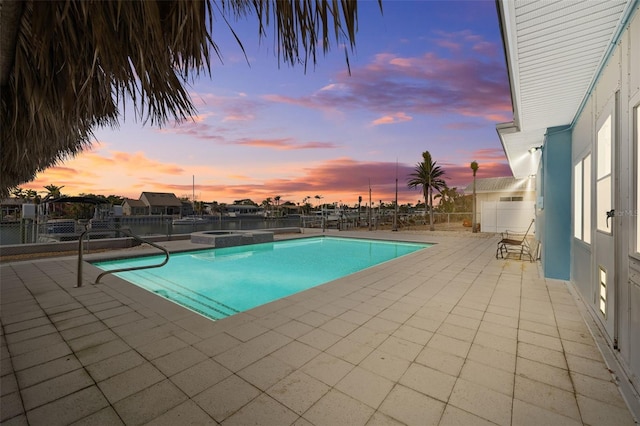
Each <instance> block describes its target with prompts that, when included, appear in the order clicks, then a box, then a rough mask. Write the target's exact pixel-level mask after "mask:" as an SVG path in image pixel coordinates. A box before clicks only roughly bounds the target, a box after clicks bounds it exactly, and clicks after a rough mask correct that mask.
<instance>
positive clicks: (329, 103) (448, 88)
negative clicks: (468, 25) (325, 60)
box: [264, 35, 512, 122]
mask: <svg viewBox="0 0 640 426" xmlns="http://www.w3.org/2000/svg"><path fill="white" fill-rule="evenodd" d="M461 37H462V36H461ZM463 38H465V41H466V42H467V43H474V44H475V43H478V40H476V37H475V36H473V35H466V36H464V37H463ZM483 43H484V42H483ZM351 71H352V75H353V76H354V77H357V78H351V77H349V76H347V75H346V74H344V73H343V74H339V75H337V76H336V77H335V80H336V83H333V84H332V85H330V86H326V87H324V88H323V89H324V90H320V91H317V92H315V93H314V94H312V95H309V96H302V97H291V96H284V95H267V96H265V97H264V99H266V100H268V101H271V102H282V103H288V104H291V105H297V106H302V107H306V108H315V109H325V110H341V109H345V110H347V109H353V108H361V109H368V110H372V111H374V112H377V113H381V114H383V115H384V116H387V115H391V114H393V113H395V112H396V111H404V112H405V113H407V114H410V115H412V116H416V115H419V114H426V115H433V114H459V115H462V116H467V117H478V118H482V119H484V120H487V121H490V122H499V121H508V120H510V119H512V108H511V99H510V96H509V85H508V79H507V72H506V69H505V66H504V64H503V63H502V62H501V61H497V60H490V59H488V58H487V57H482V58H480V59H478V58H476V57H473V56H465V57H460V58H457V57H454V58H445V57H441V56H438V55H437V54H436V53H433V52H428V53H425V54H423V55H421V56H413V57H402V56H398V55H394V54H390V53H383V54H378V55H376V56H375V57H374V59H373V61H371V62H370V63H369V64H368V65H366V66H365V67H363V68H358V69H353V68H352V70H351Z"/></svg>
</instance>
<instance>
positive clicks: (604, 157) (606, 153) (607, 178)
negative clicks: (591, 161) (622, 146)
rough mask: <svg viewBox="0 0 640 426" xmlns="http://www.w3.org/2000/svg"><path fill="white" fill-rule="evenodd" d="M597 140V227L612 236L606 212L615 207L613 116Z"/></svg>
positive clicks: (602, 126)
mask: <svg viewBox="0 0 640 426" xmlns="http://www.w3.org/2000/svg"><path fill="white" fill-rule="evenodd" d="M597 138H598V139H597V141H596V146H597V149H598V158H597V164H596V194H597V196H596V205H597V212H598V218H597V220H596V227H597V228H598V231H601V232H605V233H607V234H611V231H612V228H610V227H609V221H608V220H607V215H606V214H605V212H608V211H610V210H611V209H612V207H611V206H612V205H613V194H612V192H611V187H612V179H611V148H612V139H613V138H612V127H611V115H609V116H608V117H607V118H606V120H605V121H604V122H603V123H602V125H601V126H600V128H599V129H598V134H597Z"/></svg>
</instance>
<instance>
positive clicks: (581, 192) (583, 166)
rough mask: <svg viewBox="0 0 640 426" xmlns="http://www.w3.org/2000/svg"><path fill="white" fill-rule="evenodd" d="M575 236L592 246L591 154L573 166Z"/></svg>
mask: <svg viewBox="0 0 640 426" xmlns="http://www.w3.org/2000/svg"><path fill="white" fill-rule="evenodd" d="M573 213H574V214H573V217H574V223H573V236H574V237H575V238H577V239H579V240H582V241H584V242H585V243H587V244H591V154H588V155H587V156H586V157H584V158H583V159H582V160H581V161H578V163H576V164H575V165H574V166H573Z"/></svg>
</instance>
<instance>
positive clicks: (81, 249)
mask: <svg viewBox="0 0 640 426" xmlns="http://www.w3.org/2000/svg"><path fill="white" fill-rule="evenodd" d="M104 231H115V232H121V233H123V234H125V235H128V236H130V237H132V238H133V239H135V240H136V241H140V242H141V243H145V244H149V245H150V246H153V247H155V248H157V249H159V250H162V251H163V252H164V255H165V258H164V261H163V262H162V263H160V264H158V265H146V266H133V267H129V268H119V269H112V270H110V271H104V272H103V273H101V274H100V275H98V278H96V282H95V284H98V283H99V282H100V279H101V278H102V277H103V276H105V275H108V274H115V273H117V272H126V271H137V270H140V269H150V268H159V267H161V266H164V265H166V264H167V262H168V261H169V251H168V250H167V249H166V248H164V247H162V246H161V245H159V244H156V243H152V242H151V241H147V240H145V239H143V238H141V237H139V236H137V235H135V234H133V233H132V232H130V231H127V230H126V229H115V228H101V229H87V230H86V231H84V232H83V233H82V234H80V239H79V243H78V283H77V284H76V287H82V262H83V260H82V258H83V255H84V245H83V243H84V237H85V235H88V234H91V233H92V232H104Z"/></svg>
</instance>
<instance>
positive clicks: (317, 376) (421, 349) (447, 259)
mask: <svg viewBox="0 0 640 426" xmlns="http://www.w3.org/2000/svg"><path fill="white" fill-rule="evenodd" d="M305 232H306V234H305V235H309V234H310V233H311V232H307V231H305ZM327 233H328V234H339V235H340V236H346V235H353V236H359V237H365V238H386V239H402V240H410V241H427V242H435V243H438V244H437V245H435V246H434V247H431V248H429V249H427V250H423V251H421V252H418V253H413V254H411V255H408V256H405V257H403V258H401V259H398V260H395V261H392V262H387V263H384V264H382V265H378V266H376V267H373V268H370V269H367V270H365V271H361V272H359V273H356V274H353V275H351V276H348V277H346V278H342V279H340V280H337V281H334V282H331V283H328V284H325V285H322V286H319V287H316V288H314V289H310V290H307V291H305V292H302V293H298V294H296V295H293V296H291V297H288V298H285V299H281V300H279V301H276V302H273V303H270V304H267V305H264V306H261V307H258V308H256V309H253V310H251V311H248V312H245V313H242V314H238V315H235V316H232V317H229V318H226V319H224V320H220V321H215V322H214V321H210V320H208V319H206V318H204V317H202V316H200V315H198V314H195V313H193V312H191V311H189V310H187V309H184V308H182V307H180V306H177V305H174V304H173V303H171V302H169V301H166V300H165V299H162V298H160V297H158V296H155V295H153V294H151V293H148V292H146V291H144V290H142V289H139V288H137V287H135V286H133V285H130V284H128V283H126V282H124V281H122V280H120V279H118V278H117V277H113V276H107V277H105V278H104V279H103V283H102V284H99V285H91V284H89V282H90V281H91V280H94V279H95V277H96V276H97V275H98V270H97V269H96V268H95V267H93V266H90V265H86V266H85V268H84V274H85V277H84V278H85V285H84V286H83V287H82V288H74V285H75V283H76V268H77V265H76V258H75V257H66V258H59V259H46V260H37V261H24V262H13V263H6V264H3V265H2V266H1V267H0V273H1V275H0V280H1V296H2V311H1V316H0V319H1V323H2V336H1V338H2V364H1V376H2V377H1V380H2V386H1V389H2V400H1V407H2V409H1V410H2V411H1V414H0V421H2V423H3V424H7V425H9V424H11V425H13V424H32V425H44V424H46V425H58V424H59V425H66V424H99V425H107V424H108V425H111V424H127V425H134V424H136V425H137V424H153V425H175V424H217V423H221V424H224V425H234V424H235V425H249V424H256V425H289V424H296V425H332V426H333V425H350V426H351V425H354V426H355V425H382V424H385V425H394V424H397V425H400V424H408V425H415V424H423V425H484V424H486V425H491V424H498V425H540V424H553V425H557V424H563V425H583V424H588V425H614V424H615V425H633V424H635V422H634V418H633V416H632V414H631V412H630V410H629V408H628V406H627V404H626V403H625V401H624V399H623V398H622V396H621V393H620V391H619V389H618V387H617V386H616V384H615V381H614V377H613V376H612V374H611V373H610V372H609V370H608V367H607V365H606V364H605V361H604V359H603V356H602V354H601V352H600V350H599V349H598V346H597V345H596V341H595V340H594V335H592V332H593V333H595V338H596V339H598V338H599V337H598V334H597V330H596V329H592V328H591V327H589V326H588V324H590V322H589V320H588V319H587V321H585V319H584V318H583V308H582V306H581V305H580V303H581V302H576V300H575V299H574V296H573V295H572V293H571V291H570V290H569V288H568V284H567V283H565V282H561V281H554V280H545V279H544V278H541V276H540V273H539V270H538V264H536V263H529V262H521V261H517V260H512V259H507V260H502V259H500V260H496V259H495V250H496V243H497V241H498V237H496V236H493V235H486V234H467V235H464V236H460V235H456V234H454V233H446V232H436V233H429V232H388V231H378V232H338V231H331V232H327ZM164 245H165V246H167V247H168V248H170V249H172V250H177V249H185V248H188V247H193V246H194V245H193V244H192V243H190V242H187V241H176V242H168V243H164ZM198 247H202V246H198ZM95 256H97V255H90V256H87V258H88V259H91V258H92V257H93V258H95ZM637 403H638V402H637V401H634V402H632V404H637Z"/></svg>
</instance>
